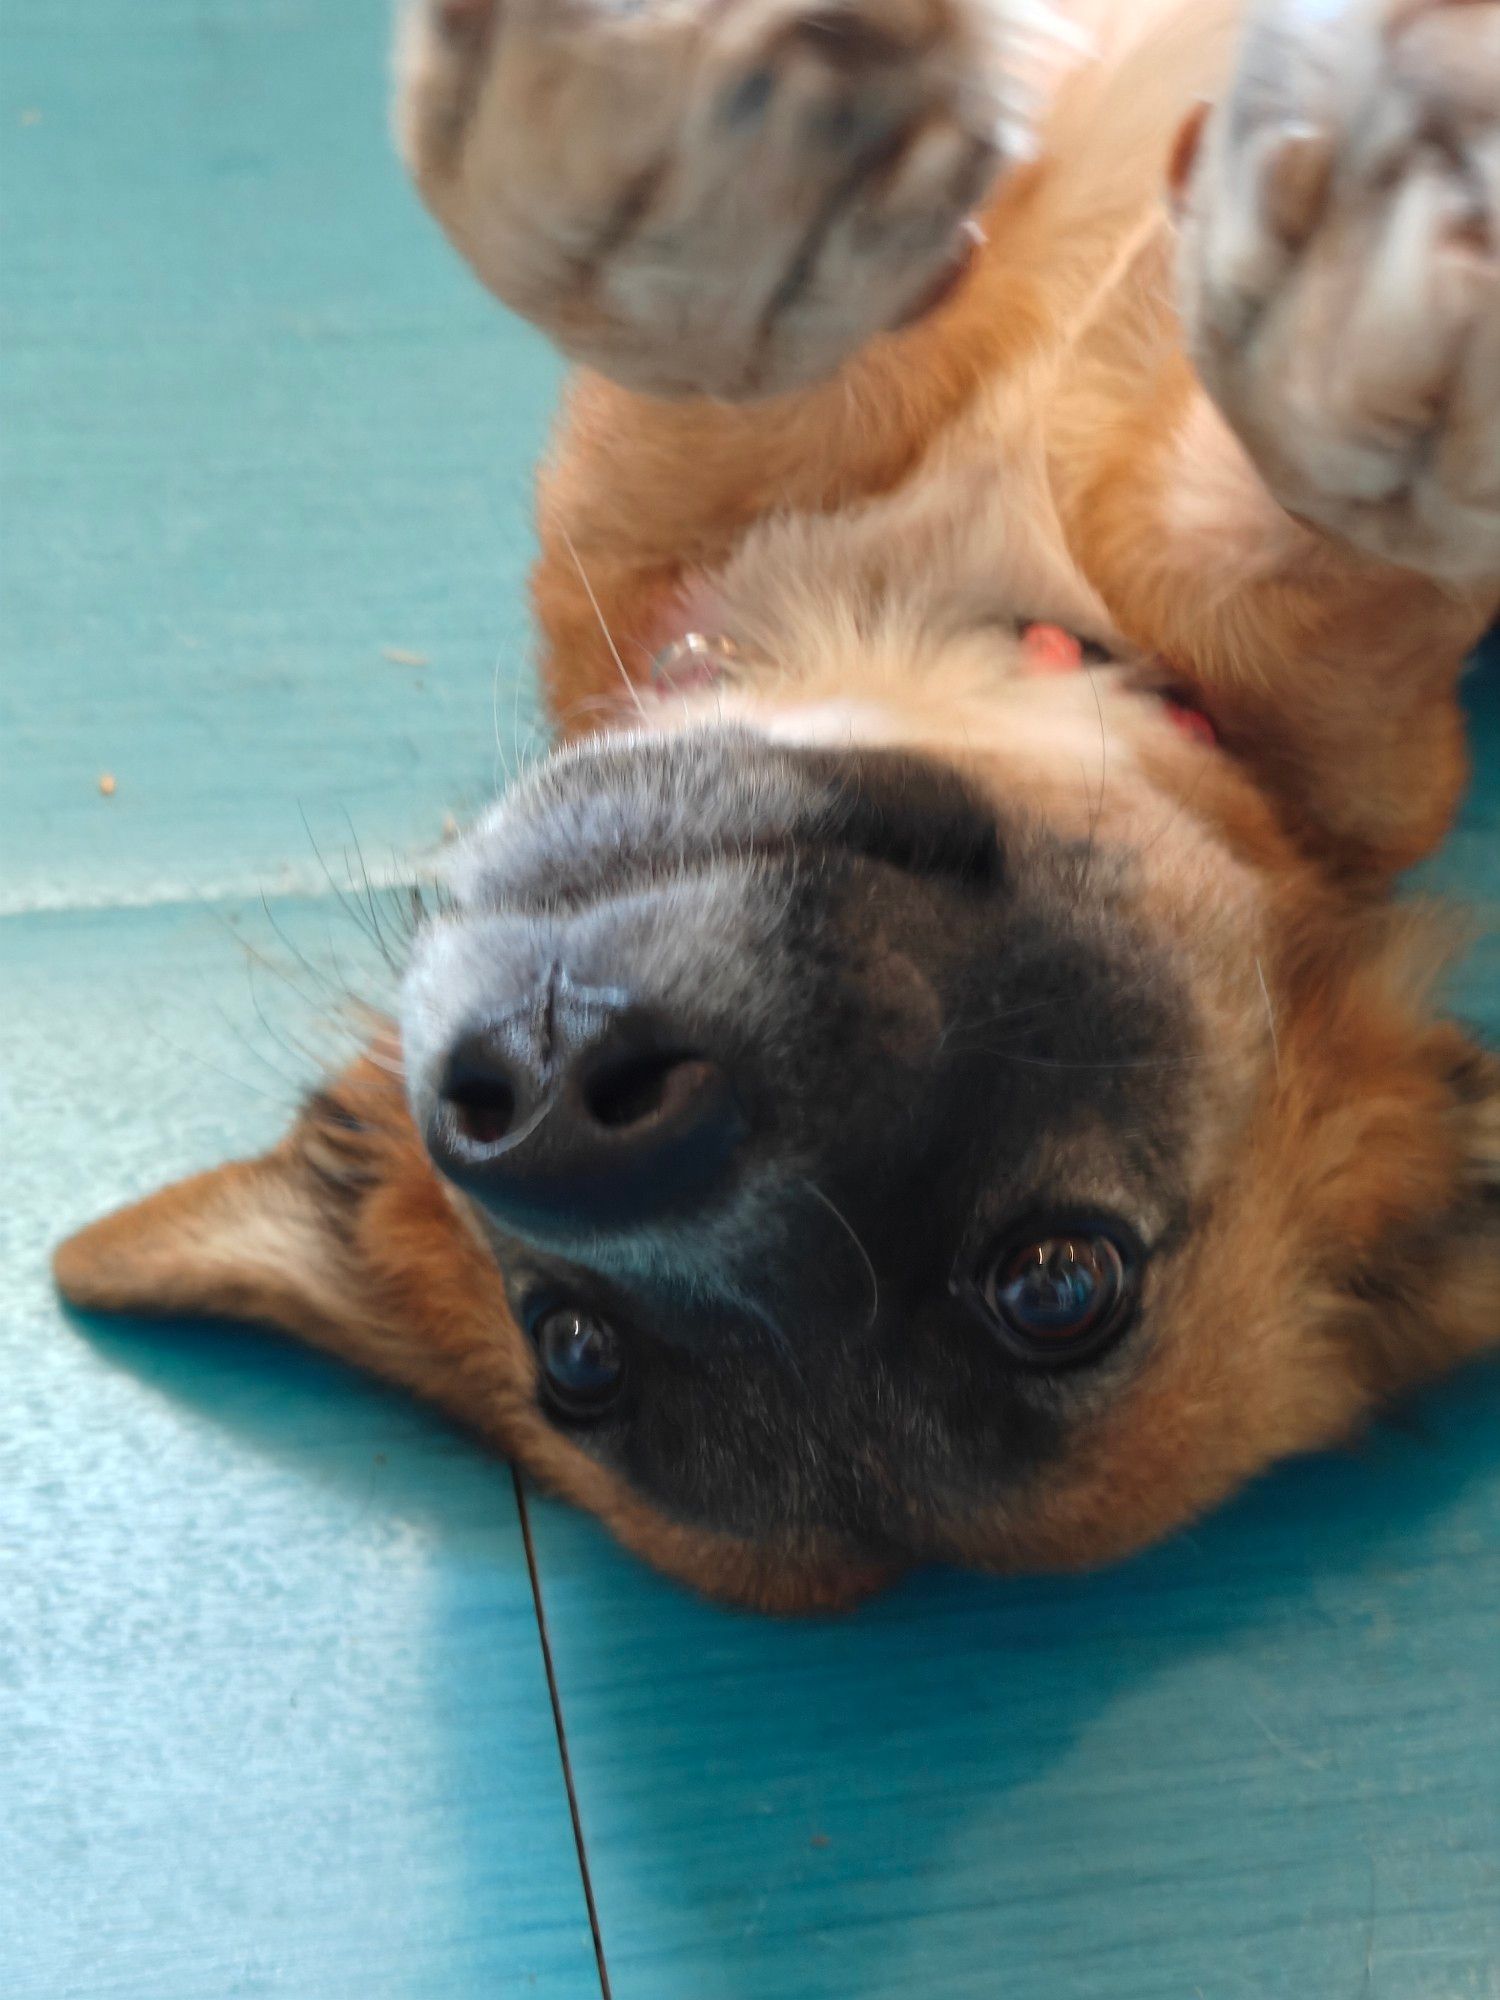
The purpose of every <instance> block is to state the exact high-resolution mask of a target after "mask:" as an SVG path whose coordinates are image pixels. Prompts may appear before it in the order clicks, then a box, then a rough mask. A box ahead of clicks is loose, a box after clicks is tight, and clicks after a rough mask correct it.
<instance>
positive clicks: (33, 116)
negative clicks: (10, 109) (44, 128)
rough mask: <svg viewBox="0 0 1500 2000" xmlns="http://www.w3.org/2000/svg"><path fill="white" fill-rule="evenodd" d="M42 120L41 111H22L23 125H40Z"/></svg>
mask: <svg viewBox="0 0 1500 2000" xmlns="http://www.w3.org/2000/svg"><path fill="white" fill-rule="evenodd" d="M41 122H42V114H41V112H40V111H23V112H22V113H21V123H22V124H23V125H40V124H41Z"/></svg>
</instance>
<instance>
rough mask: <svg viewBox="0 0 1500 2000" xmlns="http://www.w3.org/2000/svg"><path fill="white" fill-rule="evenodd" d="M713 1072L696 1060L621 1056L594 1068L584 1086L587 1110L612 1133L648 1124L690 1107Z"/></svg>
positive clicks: (679, 1057)
mask: <svg viewBox="0 0 1500 2000" xmlns="http://www.w3.org/2000/svg"><path fill="white" fill-rule="evenodd" d="M708 1074H709V1065H708V1064H707V1063H705V1062H700V1061H698V1060H697V1059H696V1058H694V1057H684V1056H681V1055H662V1054H659V1053H652V1054H636V1055H621V1056H616V1057H614V1058H613V1059H611V1060H610V1061H608V1062H605V1063H602V1064H598V1065H596V1066H595V1068H594V1070H593V1072H592V1074H591V1075H590V1076H589V1077H588V1079H587V1081H586V1082H585V1084H584V1086H583V1102H584V1108H585V1109H586V1110H587V1112H588V1114H589V1116H590V1117H591V1118H592V1119H593V1120H594V1122H595V1124H597V1125H603V1126H605V1127H606V1128H608V1129H609V1130H611V1131H620V1130H623V1129H625V1128H627V1127H629V1126H632V1125H644V1124H646V1123H648V1122H649V1121H651V1120H653V1119H658V1118H662V1117H665V1116H668V1115H669V1114H670V1113H672V1112H673V1111H676V1110H677V1109H678V1108H679V1107H680V1106H682V1105H683V1104H685V1103H687V1102H688V1101H689V1100H690V1099H691V1098H692V1097H693V1096H694V1095H695V1094H696V1092H697V1090H698V1088H699V1086H700V1085H701V1083H702V1082H703V1081H704V1080H705V1079H706V1078H707V1076H708Z"/></svg>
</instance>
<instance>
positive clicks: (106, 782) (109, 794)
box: [99, 771, 115, 799]
mask: <svg viewBox="0 0 1500 2000" xmlns="http://www.w3.org/2000/svg"><path fill="white" fill-rule="evenodd" d="M99 790H100V793H101V794H102V796H103V797H105V798H106V799H112V798H113V797H114V795H115V774H114V772H113V771H101V772H100V773H99Z"/></svg>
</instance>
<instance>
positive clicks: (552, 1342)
mask: <svg viewBox="0 0 1500 2000" xmlns="http://www.w3.org/2000/svg"><path fill="white" fill-rule="evenodd" d="M531 1338H532V1341H533V1343H534V1345H535V1347H536V1358H537V1363H538V1366H539V1367H540V1369H541V1382H542V1393H543V1395H544V1396H545V1398H546V1400H547V1402H548V1403H550V1404H551V1406H552V1408H553V1409H554V1410H555V1411H556V1412H557V1414H558V1415H559V1416H562V1417H566V1418H568V1419H570V1420H571V1421H572V1422H575V1423H580V1422H586V1421H587V1420H588V1419H589V1418H590V1417H597V1416H602V1415H603V1413H604V1411H605V1410H607V1409H608V1408H609V1406H610V1404H611V1403H612V1402H613V1401H614V1400H615V1398H616V1396H618V1395H619V1393H620V1390H621V1388H622V1387H623V1385H624V1381H625V1349H624V1344H623V1343H622V1341H621V1339H620V1337H619V1335H618V1334H617V1333H616V1332H615V1330H614V1328H613V1327H612V1326H611V1325H610V1324H609V1322H608V1321H607V1320H603V1319H600V1318H599V1317H598V1316H597V1315H596V1314H594V1313H591V1312H586V1311H584V1310H582V1309H580V1308H578V1307H575V1306H551V1307H549V1308H548V1309H547V1310H546V1311H545V1312H543V1313H540V1314H539V1315H538V1316H537V1318H536V1319H535V1320H533V1321H532V1323H531Z"/></svg>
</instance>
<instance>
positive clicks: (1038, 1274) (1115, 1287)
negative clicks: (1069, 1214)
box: [972, 1224, 1141, 1368]
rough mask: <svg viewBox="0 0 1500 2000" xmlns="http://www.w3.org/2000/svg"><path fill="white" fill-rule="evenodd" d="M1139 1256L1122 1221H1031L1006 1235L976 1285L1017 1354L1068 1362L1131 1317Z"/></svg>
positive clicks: (1105, 1341) (1088, 1352)
mask: <svg viewBox="0 0 1500 2000" xmlns="http://www.w3.org/2000/svg"><path fill="white" fill-rule="evenodd" d="M1140 1269H1141V1257H1140V1252H1139V1248H1138V1246H1137V1244H1136V1241H1135V1238H1134V1236H1133V1234H1132V1233H1131V1232H1129V1231H1128V1230H1126V1229H1125V1228H1123V1227H1122V1226H1115V1225H1111V1226H1110V1227H1108V1228H1104V1227H1100V1226H1096V1225H1093V1224H1089V1225H1088V1226H1086V1227H1076V1226H1071V1225H1067V1224H1061V1225H1058V1226H1056V1227H1055V1228H1053V1229H1050V1230H1047V1229H1045V1228H1044V1229H1038V1228H1037V1227H1036V1225H1035V1224H1033V1225H1032V1226H1031V1227H1029V1228H1028V1229H1026V1230H1024V1231H1022V1232H1020V1233H1019V1234H1015V1235H1010V1236H1008V1237H1006V1238H1005V1239H1004V1240H1003V1242H1002V1243H1001V1245H1000V1246H999V1249H998V1251H996V1252H994V1253H993V1254H992V1255H991V1257H990V1258H989V1260H988V1261H987V1263H986V1264H985V1265H984V1266H983V1267H982V1269H981V1272H980V1275H979V1278H978V1280H977V1282H976V1283H975V1284H974V1286H973V1287H972V1291H973V1294H974V1295H975V1297H976V1299H977V1302H978V1304H979V1305H980V1307H981V1309H982V1310H983V1312H984V1316H985V1318H986V1319H987V1320H988V1321H989V1322H990V1324H991V1325H992V1326H993V1328H994V1330H995V1332H996V1333H998V1334H999V1336H1000V1338H1001V1339H1002V1341H1003V1342H1004V1343H1005V1345H1006V1347H1007V1348H1009V1350H1010V1351H1011V1353H1013V1354H1014V1355H1015V1356H1016V1357H1017V1359H1018V1360H1021V1361H1024V1362H1027V1363H1028V1364H1029V1365H1031V1366H1032V1367H1037V1368H1070V1367H1073V1366H1075V1365H1076V1364H1077V1363H1079V1362H1081V1361H1087V1360H1090V1359H1092V1358H1093V1357H1094V1356H1095V1355H1097V1354H1099V1353H1101V1352H1102V1351H1103V1349H1104V1348H1105V1347H1107V1346H1108V1345H1109V1344H1110V1343H1111V1342H1112V1341H1114V1340H1115V1339H1117V1338H1118V1337H1119V1336H1120V1335H1121V1334H1122V1333H1123V1332H1124V1331H1125V1329H1126V1327H1127V1326H1128V1325H1129V1324H1130V1321H1131V1318H1132V1316H1133V1314H1134V1312H1135V1307H1136V1302H1137V1299H1138V1297H1139V1292H1140Z"/></svg>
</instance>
